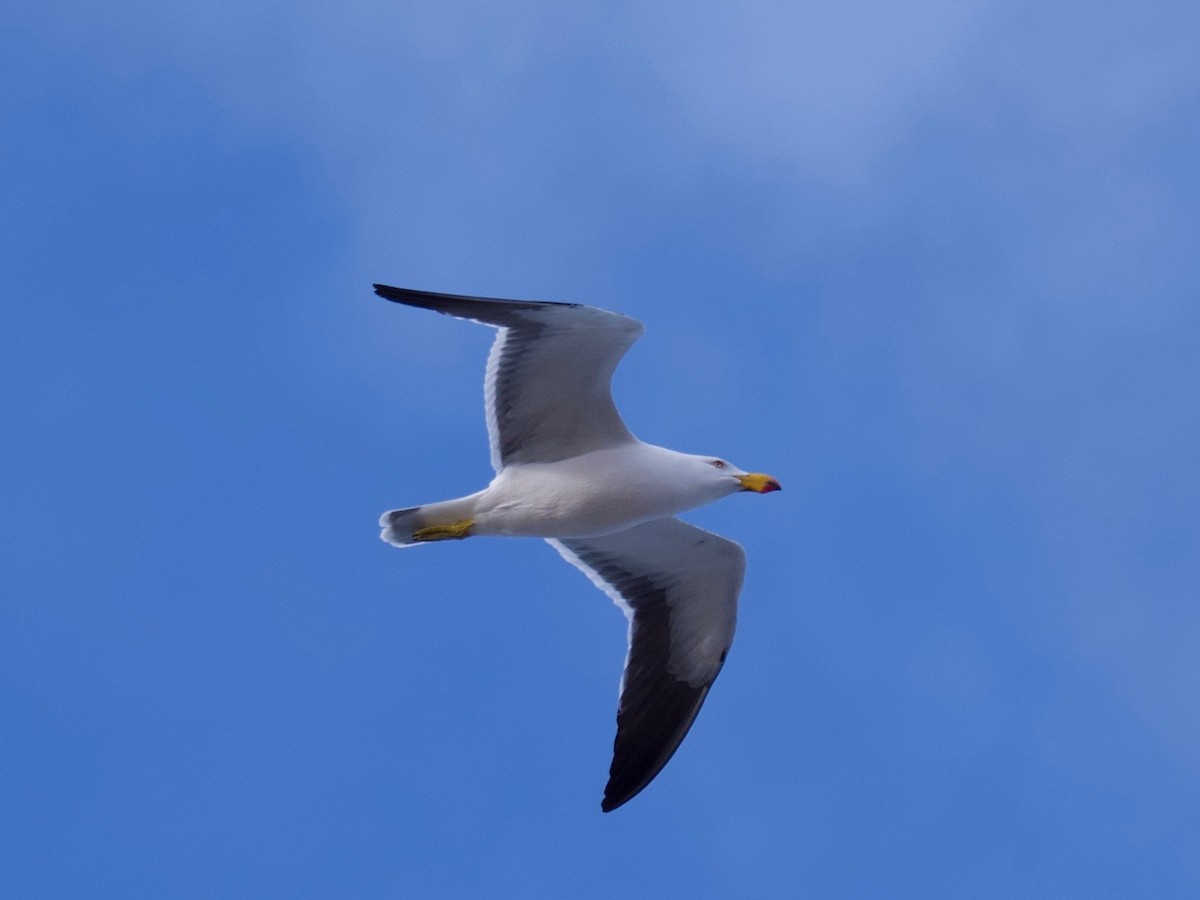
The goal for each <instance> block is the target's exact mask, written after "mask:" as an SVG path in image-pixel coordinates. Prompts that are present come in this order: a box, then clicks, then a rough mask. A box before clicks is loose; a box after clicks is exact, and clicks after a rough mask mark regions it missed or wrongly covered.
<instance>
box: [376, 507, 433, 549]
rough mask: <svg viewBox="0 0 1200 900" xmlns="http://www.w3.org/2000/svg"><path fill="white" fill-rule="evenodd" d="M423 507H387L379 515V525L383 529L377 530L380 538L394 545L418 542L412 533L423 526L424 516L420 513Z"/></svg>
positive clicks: (410, 545)
mask: <svg viewBox="0 0 1200 900" xmlns="http://www.w3.org/2000/svg"><path fill="white" fill-rule="evenodd" d="M424 509H425V507H423V506H414V507H411V508H409V509H389V510H388V511H387V512H385V513H384V514H383V515H382V516H380V517H379V527H380V528H382V529H383V530H382V531H381V532H379V537H380V539H381V540H384V541H387V542H388V543H389V544H392V545H393V546H395V547H413V546H415V545H416V544H417V543H419V542H418V541H417V539H416V538H415V537H413V535H414V534H415V533H416V532H417V531H418V530H419V529H421V528H424V527H425V518H426V517H425V516H423V515H422V514H421V513H422V510H424Z"/></svg>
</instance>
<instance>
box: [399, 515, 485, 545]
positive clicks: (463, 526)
mask: <svg viewBox="0 0 1200 900" xmlns="http://www.w3.org/2000/svg"><path fill="white" fill-rule="evenodd" d="M473 527H475V520H474V519H460V520H459V521H457V522H453V523H451V524H450V525H430V526H429V527H428V528H418V529H417V530H416V531H414V532H413V540H414V541H461V540H462V539H463V538H465V537H470V536H471V529H472V528H473Z"/></svg>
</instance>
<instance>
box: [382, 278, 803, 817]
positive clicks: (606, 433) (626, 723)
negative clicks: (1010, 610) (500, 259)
mask: <svg viewBox="0 0 1200 900" xmlns="http://www.w3.org/2000/svg"><path fill="white" fill-rule="evenodd" d="M375 293H377V294H379V296H381V297H384V298H386V299H388V300H392V301H395V302H396V303H403V304H405V305H407V306H416V307H420V308H421V309H431V310H433V311H435V312H439V313H444V314H446V315H449V316H455V317H457V318H461V319H470V320H472V321H475V322H480V323H482V324H485V325H491V326H493V327H495V328H497V329H499V333H498V334H497V336H496V340H495V343H494V344H493V345H492V350H491V354H490V355H489V356H488V362H487V375H486V379H485V382H484V400H485V406H486V410H487V429H488V442H489V444H490V445H491V454H492V467H493V468H494V469H495V470H496V477H495V478H493V479H492V482H491V484H489V485H488V486H487V487H486V488H484V489H483V490H482V491H479V492H478V493H475V494H471V495H470V496H468V497H460V498H458V499H456V500H445V501H443V502H441V503H429V504H426V505H424V506H415V507H411V508H408V509H394V510H391V511H390V512H386V513H384V514H383V516H382V517H381V518H380V520H379V524H380V525H381V526H382V528H383V532H382V534H381V535H380V536H381V537H382V538H383V540H385V541H387V542H388V543H389V544H394V545H395V546H397V547H410V546H416V545H419V544H424V543H429V542H432V541H445V540H457V539H461V538H468V537H476V536H484V535H509V536H518V537H536V538H544V539H545V540H546V541H547V542H549V543H550V545H551V546H553V547H554V549H556V550H557V551H558V552H559V553H560V554H562V556H563V558H564V559H566V560H567V562H569V563H571V564H572V565H574V566H577V567H578V568H579V569H581V570H582V571H583V573H584V574H585V575H587V577H588V578H589V579H591V581H592V583H593V584H595V585H596V587H598V588H600V590H602V591H604V592H605V593H606V594H608V595H609V596H610V597H611V598H612V599H613V600H614V601H615V602H616V604H617V605H618V606H619V607H620V608H621V609H622V610H623V611H624V613H625V616H626V618H627V619H628V621H629V648H628V652H627V654H626V657H625V669H624V672H623V674H622V676H621V690H620V699H619V701H618V706H617V737H616V741H615V742H614V747H613V759H612V766H611V768H610V769H609V780H608V785H607V786H606V787H605V789H604V800H603V802H602V803H601V809H603V810H604V811H605V812H609V811H610V810H613V809H616V808H617V807H618V806H620V805H621V804H623V803H625V802H626V801H628V800H630V799H631V798H632V797H634V796H635V795H636V794H637V793H638V792H639V791H641V790H642V789H643V788H644V787H646V785H647V784H649V783H650V782H651V780H653V778H654V777H655V776H656V775H657V774H658V773H659V772H660V771H662V768H663V766H665V765H666V764H667V761H668V760H669V759H670V758H671V755H672V754H673V753H674V752H675V750H676V748H677V747H678V746H679V744H680V742H681V741H682V740H683V738H684V736H685V735H686V734H687V732H688V729H689V728H690V727H691V725H692V722H693V721H694V720H695V718H696V714H697V713H698V712H699V711H700V705H701V704H702V703H703V702H704V698H705V697H706V696H707V694H708V690H709V688H710V687H712V683H713V681H714V680H716V677H717V673H718V672H720V671H721V666H722V665H723V664H724V662H725V655H726V653H728V652H729V645H730V644H731V643H732V641H733V630H734V625H735V623H736V620H737V599H738V593H739V592H740V591H741V587H742V576H743V573H744V572H745V568H746V555H745V553H744V552H743V550H742V548H741V546H739V545H738V544H735V543H734V542H733V541H730V540H726V539H725V538H723V537H720V536H719V535H715V534H712V533H711V532H708V531H704V530H703V529H700V528H696V527H695V526H694V525H688V524H686V523H685V522H681V521H680V520H679V519H676V518H675V515H676V514H677V513H681V512H684V511H685V510H689V509H694V508H695V507H697V506H702V505H704V504H706V503H711V502H712V501H714V500H719V499H720V498H721V497H724V496H726V495H727V494H733V493H735V492H738V491H753V492H755V493H759V494H766V493H769V492H771V491H777V490H779V482H778V481H776V480H775V479H774V478H772V477H770V476H769V475H763V474H760V473H749V472H743V471H742V470H741V469H739V468H737V467H736V466H734V465H733V464H732V463H729V462H727V461H726V460H724V459H722V458H720V457H716V456H695V455H692V454H689V453H678V452H676V451H675V450H667V449H666V448H664V447H656V446H654V445H652V444H645V443H642V442H641V441H639V440H638V439H637V438H635V437H634V436H633V435H632V434H631V433H630V431H629V429H628V428H626V427H625V423H624V422H622V421H621V416H620V415H619V414H618V413H617V408H616V406H615V405H614V404H613V399H612V392H611V388H610V383H611V381H612V375H613V371H614V370H615V369H616V367H617V363H618V362H620V360H621V357H622V356H624V355H625V351H626V350H628V349H629V348H630V346H632V345H633V342H634V341H636V340H637V339H638V337H639V336H640V335H641V333H642V324H641V323H640V322H638V321H637V320H635V319H631V318H628V317H627V316H622V315H619V314H617V313H613V312H608V311H606V310H602V309H595V308H593V307H590V306H583V305H581V304H577V303H546V302H535V301H521V300H489V299H485V298H481V297H463V296H458V295H454V294H435V293H431V292H429V291H413V290H406V289H404V288H395V287H388V286H387V285H383V284H377V285H375Z"/></svg>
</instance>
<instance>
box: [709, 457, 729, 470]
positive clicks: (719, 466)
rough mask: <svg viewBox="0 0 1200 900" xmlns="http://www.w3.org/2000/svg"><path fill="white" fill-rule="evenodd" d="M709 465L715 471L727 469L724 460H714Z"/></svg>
mask: <svg viewBox="0 0 1200 900" xmlns="http://www.w3.org/2000/svg"><path fill="white" fill-rule="evenodd" d="M709 465H711V466H712V467H713V468H714V469H723V468H725V465H726V463H725V460H723V459H714V460H713V461H712V462H711V463H709Z"/></svg>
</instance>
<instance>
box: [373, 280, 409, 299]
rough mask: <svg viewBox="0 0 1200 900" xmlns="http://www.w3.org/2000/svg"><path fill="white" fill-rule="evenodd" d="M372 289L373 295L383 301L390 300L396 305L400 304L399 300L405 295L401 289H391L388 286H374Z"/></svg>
mask: <svg viewBox="0 0 1200 900" xmlns="http://www.w3.org/2000/svg"><path fill="white" fill-rule="evenodd" d="M372 287H374V288H375V293H376V294H378V295H379V296H380V297H382V298H383V299H384V300H392V301H395V302H396V303H399V302H401V300H400V298H401V297H403V296H404V294H405V293H407V292H406V291H405V290H404V289H403V288H397V287H392V286H391V285H390V284H375V285H372Z"/></svg>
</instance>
